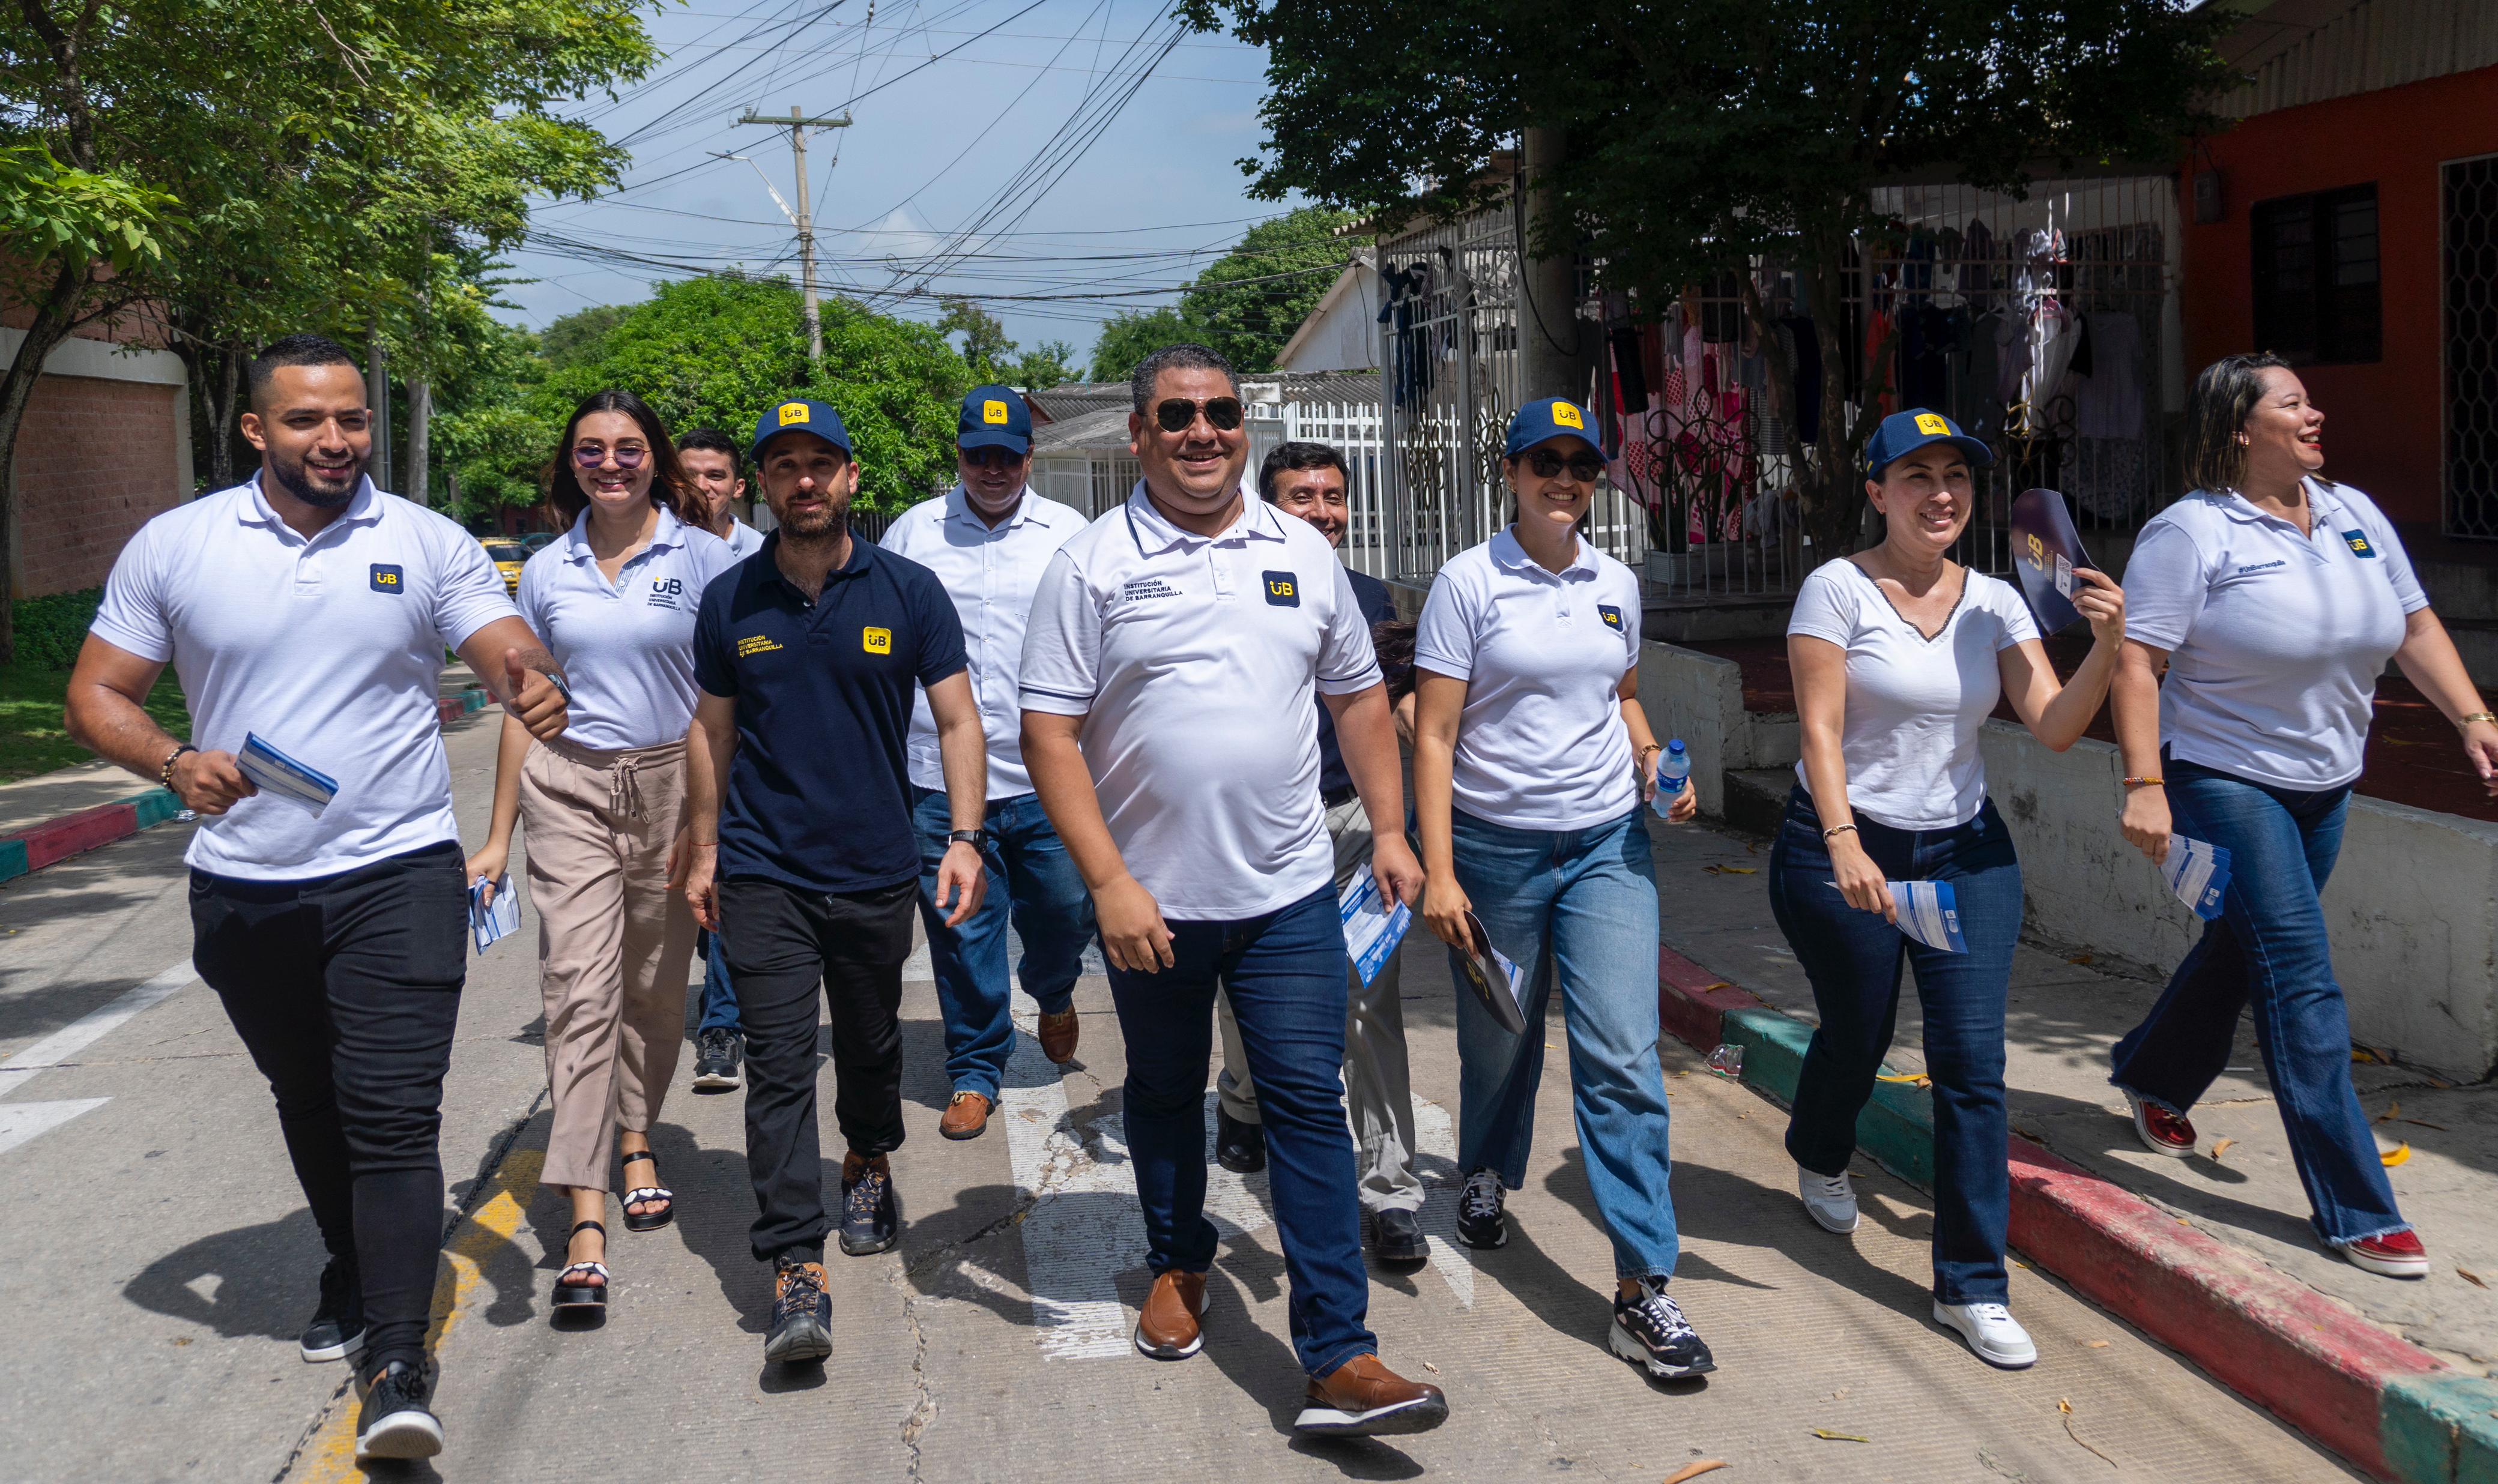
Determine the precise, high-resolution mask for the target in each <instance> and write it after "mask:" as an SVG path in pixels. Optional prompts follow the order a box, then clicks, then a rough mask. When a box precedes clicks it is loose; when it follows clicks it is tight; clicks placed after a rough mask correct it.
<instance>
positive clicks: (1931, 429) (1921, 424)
mask: <svg viewBox="0 0 2498 1484" xmlns="http://www.w3.org/2000/svg"><path fill="white" fill-rule="evenodd" d="M1917 431H1919V432H1921V433H1931V434H1933V435H1934V436H1935V437H1938V438H1948V437H1950V436H1951V425H1950V424H1949V423H1946V422H1944V421H1943V420H1942V418H1941V416H1940V415H1938V414H1937V413H1932V412H1921V413H1918V414H1917Z"/></svg>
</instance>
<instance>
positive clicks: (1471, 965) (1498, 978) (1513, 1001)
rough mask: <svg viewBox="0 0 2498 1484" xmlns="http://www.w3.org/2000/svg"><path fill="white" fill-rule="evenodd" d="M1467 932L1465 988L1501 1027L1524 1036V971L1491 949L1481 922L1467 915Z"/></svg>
mask: <svg viewBox="0 0 2498 1484" xmlns="http://www.w3.org/2000/svg"><path fill="white" fill-rule="evenodd" d="M1466 933H1467V936H1469V937H1470V938H1472V939H1473V946H1472V947H1471V948H1469V949H1468V950H1467V952H1466V987H1467V988H1468V989H1471V990H1473V991H1474V992H1475V998H1477V999H1480V1000H1482V1001H1483V1005H1484V1008H1485V1009H1487V1010H1489V1011H1490V1012H1491V1018H1492V1019H1493V1020H1495V1021H1498V1022H1499V1023H1500V1028H1501V1029H1503V1030H1506V1031H1508V1032H1509V1033H1510V1034H1511V1035H1524V1034H1525V1033H1526V971H1525V970H1523V969H1521V968H1520V967H1519V966H1518V965H1517V964H1515V963H1510V962H1509V960H1507V959H1506V958H1503V957H1502V956H1501V952H1500V950H1499V949H1497V948H1494V947H1493V946H1491V934H1490V933H1489V932H1486V931H1484V925H1483V919H1482V918H1480V917H1477V916H1475V915H1474V914H1473V913H1472V912H1468V913H1467V914H1466Z"/></svg>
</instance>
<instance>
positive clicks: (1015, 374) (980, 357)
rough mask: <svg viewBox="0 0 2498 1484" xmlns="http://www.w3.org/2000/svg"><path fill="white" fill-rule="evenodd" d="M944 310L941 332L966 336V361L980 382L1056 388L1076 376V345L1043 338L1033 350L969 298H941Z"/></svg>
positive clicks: (995, 317) (941, 305)
mask: <svg viewBox="0 0 2498 1484" xmlns="http://www.w3.org/2000/svg"><path fill="white" fill-rule="evenodd" d="M937 302H938V304H939V306H940V307H942V308H943V309H944V310H945V315H944V316H943V317H942V318H940V319H939V320H938V321H937V332H938V333H939V334H941V335H952V334H960V335H961V336H962V337H963V360H964V363H966V364H968V365H970V366H971V368H972V375H973V376H974V377H975V378H976V379H977V380H979V381H993V382H998V383H1001V384H1003V385H1006V386H1009V387H1025V388H1031V387H1054V386H1057V385H1058V384H1060V383H1061V382H1067V381H1073V380H1074V379H1075V367H1074V364H1073V362H1074V357H1075V347H1073V346H1072V345H1070V344H1068V343H1067V342H1066V341H1064V340H1043V341H1041V343H1040V344H1039V345H1036V346H1034V347H1032V348H1031V349H1030V350H1026V349H1024V348H1023V347H1022V346H1020V345H1018V344H1016V343H1015V342H1014V341H1013V340H1010V339H1009V338H1008V337H1007V327H1006V323H1005V322H1004V321H1003V320H1000V319H999V318H998V317H997V316H996V315H994V314H991V313H989V311H987V310H986V309H983V308H981V307H980V305H979V302H978V300H970V299H951V298H949V299H941V300H938V301H937Z"/></svg>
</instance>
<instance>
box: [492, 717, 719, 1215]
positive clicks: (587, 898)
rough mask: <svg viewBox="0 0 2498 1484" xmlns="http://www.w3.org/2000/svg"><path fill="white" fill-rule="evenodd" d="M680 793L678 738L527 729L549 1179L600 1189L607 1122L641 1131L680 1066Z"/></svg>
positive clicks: (683, 932) (682, 764) (685, 913)
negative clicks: (550, 1121) (593, 745)
mask: <svg viewBox="0 0 2498 1484" xmlns="http://www.w3.org/2000/svg"><path fill="white" fill-rule="evenodd" d="M685 800H686V749H685V744H684V743H683V742H669V743H667V744H665V745H663V746H657V747H639V748H632V749H628V750H624V751H616V752H597V751H592V749H590V748H587V747H579V746H575V745H573V744H572V743H570V742H562V741H558V742H537V743H534V744H532V745H531V746H530V748H529V750H528V758H527V760H526V761H525V762H524V763H523V764H522V765H521V824H522V827H523V828H524V829H525V830H527V831H528V863H529V865H528V874H529V901H530V904H531V905H532V906H534V907H535V908H536V910H537V916H538V988H539V991H540V993H541V994H543V995H545V998H546V1056H547V1085H548V1087H549V1089H551V1090H552V1091H553V1093H554V1101H555V1123H554V1127H553V1129H552V1130H551V1131H550V1132H549V1133H548V1135H547V1156H546V1171H545V1174H544V1175H543V1176H542V1177H541V1178H542V1179H543V1180H544V1181H545V1182H546V1184H551V1185H573V1186H577V1187H579V1188H582V1189H587V1190H604V1189H607V1188H608V1184H607V1171H608V1161H609V1156H610V1152H611V1150H612V1148H613V1145H614V1142H615V1137H616V1129H617V1126H618V1125H619V1124H622V1125H623V1126H624V1127H625V1128H627V1129H630V1130H632V1131H633V1132H636V1133H647V1132H649V1131H650V1127H651V1122H652V1121H653V1120H654V1119H656V1118H657V1117H658V1116H659V1104H660V1101H661V1100H662V1099H663V1098H665V1097H666V1096H667V1092H668V1079H669V1078H670V1077H672V1076H674V1075H675V1074H676V1070H677V1053H678V1050H679V1048H680V1047H681V1045H682V1044H683V1042H684V1038H685V1037H684V1033H685V1019H686V983H687V978H688V971H689V964H690V963H692V960H693V949H694V919H693V911H692V909H691V908H690V907H689V906H688V905H687V904H686V900H685V896H684V894H683V893H680V892H672V891H670V890H668V847H669V846H670V844H671V843H673V842H674V841H675V839H676V837H677V829H678V826H679V824H680V822H681V821H682V819H683V817H684V814H685ZM642 1173H643V1174H644V1175H645V1176H647V1175H648V1173H649V1172H648V1171H644V1172H642Z"/></svg>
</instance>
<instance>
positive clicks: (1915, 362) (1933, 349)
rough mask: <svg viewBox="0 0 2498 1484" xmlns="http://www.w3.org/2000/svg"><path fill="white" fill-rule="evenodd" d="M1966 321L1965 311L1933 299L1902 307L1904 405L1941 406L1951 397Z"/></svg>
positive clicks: (1901, 349)
mask: <svg viewBox="0 0 2498 1484" xmlns="http://www.w3.org/2000/svg"><path fill="white" fill-rule="evenodd" d="M1967 323H1968V315H1967V313H1966V312H1962V311H1954V310H1949V309H1938V308H1937V307H1935V305H1934V304H1933V303H1932V302H1927V303H1921V304H1912V305H1910V306H1908V307H1906V308H1904V309H1902V310H1901V311H1900V397H1901V400H1902V402H1903V403H1904V404H1905V405H1906V406H1910V407H1941V406H1944V405H1945V404H1946V403H1948V402H1949V401H1950V400H1951V363H1952V353H1953V352H1954V351H1956V350H1958V349H1959V348H1960V346H1961V343H1962V339H1963V334H1964V327H1965V326H1966V325H1967ZM1962 426H1968V425H1967V424H1966V423H1963V424H1962Z"/></svg>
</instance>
